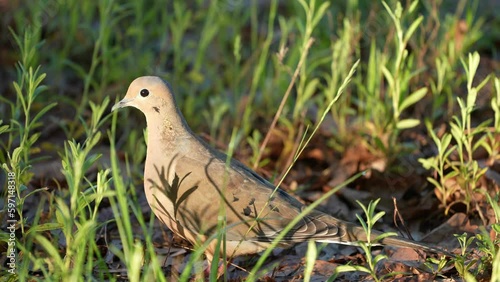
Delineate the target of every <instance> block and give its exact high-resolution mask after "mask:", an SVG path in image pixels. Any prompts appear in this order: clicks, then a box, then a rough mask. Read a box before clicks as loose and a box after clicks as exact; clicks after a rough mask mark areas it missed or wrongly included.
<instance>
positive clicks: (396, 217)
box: [392, 197, 414, 240]
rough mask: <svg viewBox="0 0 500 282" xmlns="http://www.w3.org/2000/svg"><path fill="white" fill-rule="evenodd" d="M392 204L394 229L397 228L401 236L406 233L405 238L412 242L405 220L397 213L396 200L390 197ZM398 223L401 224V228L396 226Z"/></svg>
mask: <svg viewBox="0 0 500 282" xmlns="http://www.w3.org/2000/svg"><path fill="white" fill-rule="evenodd" d="M392 202H393V203H394V217H393V221H394V225H395V226H396V228H398V230H399V233H401V234H403V231H404V233H406V236H408V238H409V239H411V240H414V239H413V236H411V233H410V230H409V229H408V227H407V226H406V223H405V220H404V219H403V217H402V216H401V213H400V212H399V209H398V204H397V201H396V198H394V197H392ZM398 221H399V222H401V227H400V226H399V225H398ZM401 230H403V231H401Z"/></svg>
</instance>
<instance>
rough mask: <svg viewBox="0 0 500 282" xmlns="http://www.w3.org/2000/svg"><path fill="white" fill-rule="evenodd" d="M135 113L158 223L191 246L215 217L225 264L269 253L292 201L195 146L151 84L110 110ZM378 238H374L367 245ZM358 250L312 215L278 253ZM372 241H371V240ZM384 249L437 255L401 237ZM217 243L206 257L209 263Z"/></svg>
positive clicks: (295, 209)
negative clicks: (329, 247) (305, 246)
mask: <svg viewBox="0 0 500 282" xmlns="http://www.w3.org/2000/svg"><path fill="white" fill-rule="evenodd" d="M127 106H132V107H135V108H137V109H139V110H141V111H142V112H143V113H144V115H145V116H146V121H147V127H148V141H147V156H146V164H145V171H144V189H145V192H146V197H147V200H148V203H149V205H150V206H151V208H152V210H153V212H154V213H155V215H156V216H157V217H158V218H159V219H160V220H161V221H162V222H163V223H165V224H166V225H167V226H168V228H170V229H171V230H172V231H173V232H174V233H176V234H178V235H180V236H181V237H183V238H185V239H186V240H188V241H189V242H191V243H193V244H197V243H199V242H205V241H206V240H208V239H209V238H211V236H212V235H213V234H214V233H215V232H216V228H217V222H218V217H219V215H221V214H222V215H225V217H226V221H227V227H226V232H225V234H226V237H225V238H226V245H225V246H226V250H225V252H226V254H227V256H228V257H233V256H238V255H242V254H249V253H256V252H260V251H262V250H264V249H266V248H267V247H268V246H269V244H270V242H271V241H272V240H273V239H274V238H276V236H278V234H279V233H280V232H281V231H282V230H283V229H284V228H285V226H286V225H287V224H288V223H289V222H290V221H291V220H292V219H293V218H295V217H297V216H298V214H299V213H300V212H301V211H302V210H303V209H304V205H303V204H302V203H300V202H299V201H297V200H296V199H295V198H293V197H292V196H290V195H288V194H287V193H285V192H284V191H282V190H280V189H278V190H277V191H276V193H274V194H273V190H274V188H275V187H274V185H272V184H271V183H269V182H268V181H267V180H265V179H264V178H262V177H261V176H259V175H257V174H256V173H255V172H254V171H252V170H251V169H249V168H247V167H246V166H244V165H243V164H241V163H240V162H238V161H236V160H231V161H230V163H229V165H227V164H226V161H227V156H226V155H225V154H223V153H221V152H219V151H217V150H215V149H214V148H212V147H210V146H209V145H208V144H206V143H205V142H203V141H202V140H200V139H199V138H198V137H197V136H196V135H195V134H194V133H193V132H192V131H191V129H190V128H189V126H188V125H187V123H186V121H185V119H184V117H183V115H182V114H181V112H180V111H179V109H178V107H177V105H176V103H175V100H174V97H173V94H172V91H171V90H170V87H169V86H168V84H167V83H165V82H164V81H163V80H162V79H160V78H158V77H153V76H145V77H140V78H137V79H136V80H134V81H133V82H132V83H131V84H130V87H129V89H128V92H127V94H126V96H125V98H124V99H123V100H121V101H120V102H118V103H117V104H116V105H114V106H113V109H112V110H115V109H117V108H122V107H127ZM378 235H380V233H379V232H375V231H374V232H373V233H372V238H373V239H374V238H375V237H376V236H378ZM310 239H313V240H316V241H322V242H330V243H340V244H355V243H356V242H358V241H366V240H367V238H366V234H365V232H364V230H363V229H362V228H361V227H359V226H357V225H354V224H351V223H348V222H345V221H342V220H339V219H337V218H335V217H332V216H330V215H327V214H325V213H322V212H320V211H313V212H311V213H310V214H308V215H307V216H305V217H304V218H302V219H301V221H300V222H299V224H297V225H296V226H295V227H294V228H293V229H292V231H290V232H289V233H288V234H287V235H286V236H285V237H284V239H283V240H282V241H281V243H282V244H281V245H282V246H285V247H286V246H288V245H290V244H293V243H297V242H303V241H307V240H310ZM373 239H372V240H373ZM379 243H382V244H388V245H393V246H399V247H409V248H415V249H426V250H430V251H433V252H442V251H440V250H439V249H436V248H433V247H430V246H427V245H423V244H420V243H417V242H414V241H411V240H407V239H404V238H400V237H389V238H385V239H383V240H382V241H381V242H379ZM214 251H215V240H214V242H212V244H210V245H209V247H208V249H207V251H206V254H207V257H208V259H209V260H211V259H212V257H213V254H214Z"/></svg>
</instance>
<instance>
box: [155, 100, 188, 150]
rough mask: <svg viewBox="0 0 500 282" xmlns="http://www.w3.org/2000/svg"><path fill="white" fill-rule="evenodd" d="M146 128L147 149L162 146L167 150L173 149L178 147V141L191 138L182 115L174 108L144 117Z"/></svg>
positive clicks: (164, 109) (163, 108)
mask: <svg viewBox="0 0 500 282" xmlns="http://www.w3.org/2000/svg"><path fill="white" fill-rule="evenodd" d="M146 122H147V127H148V147H151V146H152V145H155V144H156V145H157V144H163V145H165V146H167V148H162V149H174V148H175V146H177V145H180V144H178V143H179V140H186V139H190V138H191V137H192V136H193V133H192V131H191V129H190V128H189V126H188V124H187V123H186V120H185V119H184V117H183V115H182V113H181V112H180V111H179V109H177V108H176V107H172V108H170V109H168V108H165V107H162V108H159V109H158V111H156V110H154V112H151V113H149V114H148V115H146Z"/></svg>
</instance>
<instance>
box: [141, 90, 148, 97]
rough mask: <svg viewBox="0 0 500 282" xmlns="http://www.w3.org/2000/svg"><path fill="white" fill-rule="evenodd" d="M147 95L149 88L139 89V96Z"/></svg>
mask: <svg viewBox="0 0 500 282" xmlns="http://www.w3.org/2000/svg"><path fill="white" fill-rule="evenodd" d="M148 95H149V90H147V89H142V90H141V96H142V97H147V96H148Z"/></svg>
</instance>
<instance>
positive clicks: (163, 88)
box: [111, 76, 175, 117]
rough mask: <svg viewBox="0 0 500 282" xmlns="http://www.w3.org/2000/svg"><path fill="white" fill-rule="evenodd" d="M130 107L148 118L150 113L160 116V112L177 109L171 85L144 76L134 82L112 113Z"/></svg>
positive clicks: (153, 77)
mask: <svg viewBox="0 0 500 282" xmlns="http://www.w3.org/2000/svg"><path fill="white" fill-rule="evenodd" d="M128 106H132V107H135V108H137V109H139V110H141V111H142V112H143V113H144V114H145V115H146V117H147V116H148V114H149V113H150V112H156V114H160V110H164V111H165V112H167V113H168V112H169V111H171V110H172V108H175V101H174V98H173V95H172V91H171V90H170V87H169V85H168V84H167V83H166V82H165V81H164V80H163V79H161V78H159V77H157V76H142V77H139V78H136V79H135V80H134V81H132V83H131V84H130V86H129V87H128V91H127V94H126V95H125V97H124V98H123V99H122V100H121V101H120V102H118V103H116V104H115V105H114V106H113V108H112V109H111V111H114V110H116V109H119V108H124V107H128ZM169 107H172V108H169ZM165 112H164V113H163V114H165Z"/></svg>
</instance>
